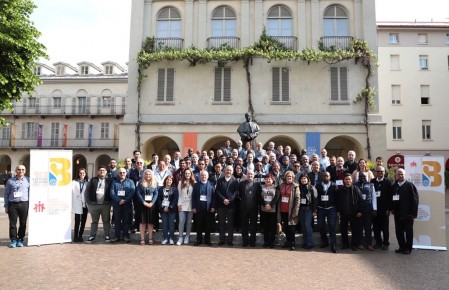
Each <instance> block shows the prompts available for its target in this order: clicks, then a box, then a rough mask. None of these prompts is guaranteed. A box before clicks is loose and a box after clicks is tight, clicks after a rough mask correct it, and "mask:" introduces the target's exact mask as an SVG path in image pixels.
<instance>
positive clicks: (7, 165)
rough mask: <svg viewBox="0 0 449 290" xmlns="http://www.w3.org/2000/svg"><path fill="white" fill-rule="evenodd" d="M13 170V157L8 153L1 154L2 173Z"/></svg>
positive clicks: (0, 167)
mask: <svg viewBox="0 0 449 290" xmlns="http://www.w3.org/2000/svg"><path fill="white" fill-rule="evenodd" d="M5 170H6V171H11V158H10V157H9V156H8V155H0V173H4V172H5Z"/></svg>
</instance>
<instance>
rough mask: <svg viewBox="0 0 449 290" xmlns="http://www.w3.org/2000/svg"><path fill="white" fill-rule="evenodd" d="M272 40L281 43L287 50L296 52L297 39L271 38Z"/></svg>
mask: <svg viewBox="0 0 449 290" xmlns="http://www.w3.org/2000/svg"><path fill="white" fill-rule="evenodd" d="M271 38H273V39H274V40H277V41H278V42H280V43H282V44H283V45H284V46H285V48H287V49H289V50H296V49H297V48H296V43H297V38H296V37H295V36H271Z"/></svg>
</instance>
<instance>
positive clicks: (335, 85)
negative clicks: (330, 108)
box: [331, 67, 349, 102]
mask: <svg viewBox="0 0 449 290" xmlns="http://www.w3.org/2000/svg"><path fill="white" fill-rule="evenodd" d="M348 100H349V98H348V69H347V68H346V67H332V68H331V101H335V102H338V101H345V102H346V101H348Z"/></svg>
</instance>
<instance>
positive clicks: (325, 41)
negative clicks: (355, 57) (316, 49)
mask: <svg viewBox="0 0 449 290" xmlns="http://www.w3.org/2000/svg"><path fill="white" fill-rule="evenodd" d="M353 39H354V38H353V37H352V36H323V37H321V38H320V50H323V51H334V50H337V49H340V50H347V49H349V45H350V43H351V41H352V40H353Z"/></svg>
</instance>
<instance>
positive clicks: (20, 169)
mask: <svg viewBox="0 0 449 290" xmlns="http://www.w3.org/2000/svg"><path fill="white" fill-rule="evenodd" d="M17 171H25V169H22V168H18V169H17Z"/></svg>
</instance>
